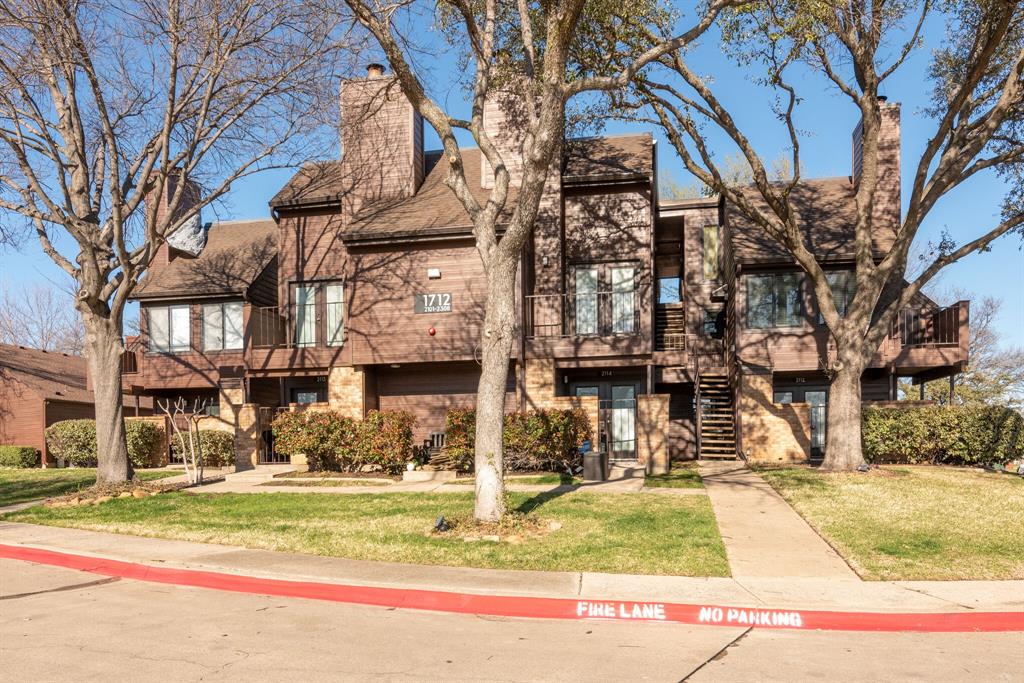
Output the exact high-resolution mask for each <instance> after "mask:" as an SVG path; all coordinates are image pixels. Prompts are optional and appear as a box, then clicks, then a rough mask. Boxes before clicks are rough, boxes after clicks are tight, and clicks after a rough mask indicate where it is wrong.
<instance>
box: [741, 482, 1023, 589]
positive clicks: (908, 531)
mask: <svg viewBox="0 0 1024 683" xmlns="http://www.w3.org/2000/svg"><path fill="white" fill-rule="evenodd" d="M759 473H760V475H761V476H762V477H764V478H765V479H766V480H767V481H768V483H770V484H771V485H772V486H773V487H774V488H775V489H776V490H777V491H778V492H779V493H780V494H782V496H783V497H784V498H785V499H786V500H788V501H789V502H790V504H792V505H793V507H794V508H796V510H797V512H799V513H800V514H801V515H803V517H804V518H805V519H806V520H807V521H808V522H809V523H810V524H811V526H813V527H814V528H815V529H817V530H818V532H819V533H820V534H821V535H822V536H824V537H825V538H826V539H827V540H828V541H829V543H831V544H832V546H833V547H835V548H836V550H837V551H839V553H840V554H842V555H843V557H845V558H846V560H847V561H848V562H850V564H851V565H852V566H853V567H854V568H855V569H856V570H857V571H858V573H860V575H861V576H863V577H864V578H867V579H879V580H898V579H905V580H928V579H935V580H961V579H1024V533H1022V528H1024V527H1022V525H1024V519H1022V518H1021V513H1022V511H1024V480H1022V479H1021V478H1020V477H1013V476H1007V475H999V474H990V473H986V472H979V471H975V470H966V469H958V468H952V467H900V466H891V467H883V468H881V469H879V470H872V471H871V472H870V473H867V474H865V473H848V474H846V473H844V474H830V473H825V472H819V471H817V470H813V469H809V468H804V467H794V468H783V469H763V470H761V471H760V472H759Z"/></svg>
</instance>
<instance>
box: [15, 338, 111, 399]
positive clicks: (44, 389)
mask: <svg viewBox="0 0 1024 683" xmlns="http://www.w3.org/2000/svg"><path fill="white" fill-rule="evenodd" d="M8 377H10V378H13V379H16V380H18V381H20V382H21V383H23V384H24V385H26V386H27V387H29V389H31V390H32V391H33V392H34V393H35V394H37V395H38V396H39V398H40V399H45V400H51V401H71V402H74V403H92V402H93V397H92V392H91V391H89V390H88V389H87V388H86V387H87V382H86V363H85V359H84V358H82V357H81V356H71V355H68V354H66V353H58V352H56V351H42V350H40V349H32V348H28V347H25V346H11V345H9V344H0V380H4V379H7V378H8Z"/></svg>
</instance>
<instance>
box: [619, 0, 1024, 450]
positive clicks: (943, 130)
mask: <svg viewBox="0 0 1024 683" xmlns="http://www.w3.org/2000/svg"><path fill="white" fill-rule="evenodd" d="M929 20H931V22H930V23H929ZM927 25H944V26H945V30H946V33H945V35H944V36H940V39H939V40H937V41H935V45H934V52H933V58H932V64H931V69H930V72H929V74H930V77H931V80H932V86H933V93H932V104H931V107H930V109H929V110H928V111H927V112H926V113H927V114H928V115H929V116H930V118H931V119H932V120H933V121H934V123H935V128H934V133H933V135H932V137H931V139H930V140H929V141H928V143H927V145H926V147H925V150H924V152H923V153H922V155H921V156H920V158H919V159H917V160H916V162H915V165H914V174H913V181H912V183H911V186H910V192H909V198H908V200H907V201H906V207H907V208H906V211H905V213H904V214H903V215H902V217H901V215H900V210H899V206H898V204H895V203H894V202H893V203H892V204H891V205H890V206H889V207H888V208H886V207H883V206H882V203H883V201H885V200H886V199H887V198H891V197H892V193H893V192H894V189H895V187H898V185H897V186H894V185H893V184H892V179H891V178H889V179H886V180H885V181H884V182H883V180H882V177H881V175H882V174H881V171H880V163H879V162H880V157H881V154H882V153H883V150H882V149H881V147H882V141H881V139H880V137H881V136H880V132H881V130H882V126H883V114H884V111H883V110H884V109H885V106H886V105H885V103H884V97H882V96H880V88H881V86H882V85H883V83H885V82H886V81H887V80H888V79H889V78H890V77H891V76H893V74H895V73H897V72H898V71H900V69H901V68H902V67H903V66H904V65H905V63H906V60H907V58H908V57H909V56H910V55H911V54H912V53H913V52H914V51H915V50H916V49H917V48H919V47H920V46H921V45H923V44H924V41H925V26H927ZM723 36H724V39H725V40H724V45H725V47H726V49H727V50H730V51H731V54H732V56H734V57H737V58H738V60H739V63H741V64H743V65H745V66H746V67H747V68H750V67H751V65H753V64H764V65H766V68H767V73H766V74H764V76H763V81H762V82H763V83H765V84H767V85H768V86H769V87H771V88H773V89H774V91H775V93H776V95H777V100H776V102H777V106H776V107H775V114H776V115H777V117H778V119H779V120H780V122H781V124H782V126H783V127H784V129H785V130H786V131H787V133H788V138H789V145H790V146H791V155H792V163H791V165H790V168H791V169H792V175H791V177H790V178H789V179H788V180H786V181H784V182H772V181H771V178H770V175H769V171H768V170H766V169H765V164H764V162H763V160H762V158H761V157H760V156H759V155H758V153H757V152H756V151H755V149H754V145H753V143H752V141H751V138H750V136H749V134H748V132H746V131H744V130H742V129H741V127H740V126H739V124H738V123H737V122H736V120H735V118H734V117H733V115H732V112H731V111H730V109H729V107H728V106H727V105H726V103H725V102H724V101H723V99H722V93H721V92H719V91H718V90H717V88H716V86H715V84H714V82H713V81H712V80H711V79H708V78H704V77H702V76H701V75H700V74H698V73H697V72H696V71H695V70H694V68H693V67H692V66H691V65H690V64H689V63H688V62H687V60H686V55H685V53H683V52H682V51H675V52H672V53H670V54H666V55H664V56H663V57H661V58H660V59H659V60H658V62H657V63H656V64H653V65H651V67H650V68H649V69H648V70H646V71H644V72H643V73H641V74H638V77H637V78H636V79H635V81H634V83H635V86H636V90H635V94H636V95H637V99H635V100H631V101H629V102H627V105H628V106H637V107H644V105H646V107H645V108H642V109H638V110H637V111H639V112H651V114H650V115H649V116H647V115H646V114H644V113H640V114H638V118H643V119H645V120H649V121H653V122H655V123H658V124H660V125H661V127H662V128H663V130H664V131H665V133H666V135H667V137H668V139H669V141H670V142H671V144H672V145H673V147H674V149H675V151H676V152H677V153H678V154H679V156H680V157H681V158H682V160H683V163H684V164H685V166H686V168H687V170H689V171H690V173H692V174H693V175H694V176H696V177H697V178H698V179H699V180H700V181H702V182H703V183H705V184H706V185H708V186H709V187H711V188H713V189H714V190H715V191H716V192H719V193H721V194H722V195H723V196H724V197H725V199H726V200H727V201H728V202H729V203H730V204H731V205H732V206H733V207H735V208H736V210H737V211H739V212H740V213H741V214H742V215H743V216H745V217H746V218H747V219H748V220H750V221H752V222H753V223H754V224H755V225H756V226H758V227H759V229H762V230H764V232H765V233H766V234H767V235H769V236H770V237H771V238H773V239H774V240H775V241H777V242H778V243H779V244H781V245H782V246H783V247H784V248H785V249H786V250H787V251H788V252H789V253H790V254H791V255H792V257H793V259H794V261H795V262H796V264H797V265H798V267H799V268H801V269H802V270H803V271H804V272H805V273H806V277H807V280H808V281H809V284H810V286H811V288H812V290H813V293H814V295H815V297H816V298H817V301H818V304H819V307H820V310H821V315H822V317H823V318H824V321H825V323H826V324H827V325H828V328H829V330H830V331H831V333H832V336H833V338H834V341H835V346H836V351H837V353H836V357H835V360H834V361H832V362H831V366H830V367H829V368H828V371H829V374H830V377H831V390H830V392H829V403H828V437H827V439H828V440H827V444H826V457H825V462H824V465H823V467H825V468H826V469H832V470H848V469H853V468H856V467H858V466H859V465H861V464H862V463H863V462H864V460H863V456H862V452H861V438H860V424H861V419H860V415H861V385H860V379H861V375H862V373H863V371H864V369H865V368H866V367H867V365H868V363H869V362H870V359H871V357H872V356H873V355H874V354H875V352H876V351H877V350H878V348H879V346H880V344H881V342H882V341H883V339H884V338H885V337H886V335H887V334H888V333H889V331H890V329H891V325H892V322H893V320H894V319H895V317H896V315H897V313H898V312H899V311H900V310H902V309H903V308H905V307H906V306H907V305H908V304H910V303H911V301H912V300H913V298H914V297H915V296H916V295H917V293H918V292H919V291H920V290H921V288H922V287H923V286H924V285H925V284H926V283H927V282H928V281H929V280H930V279H931V278H932V277H934V276H935V275H936V274H937V273H938V272H939V271H940V270H941V269H942V268H944V267H945V266H947V265H949V264H951V263H953V262H955V261H957V260H959V259H960V258H962V257H964V256H966V255H968V254H970V253H972V252H975V251H980V250H986V249H988V248H989V245H991V244H992V243H993V241H995V240H996V239H997V238H999V237H1000V236H1002V235H1005V234H1007V233H1009V232H1011V231H1019V230H1020V228H1021V225H1022V224H1024V190H1022V188H1024V184H1022V178H1024V175H1022V174H1024V79H1022V70H1024V6H1022V5H1021V4H1020V3H1018V2H1010V1H1006V0H963V1H954V0H947V1H944V2H936V1H933V0H905V1H901V2H896V1H889V0H843V1H841V2H833V3H819V2H812V1H809V0H766V1H764V2H759V3H755V4H754V5H753V6H752V7H749V8H747V11H741V12H735V13H732V14H731V16H730V17H729V20H728V21H725V22H723ZM650 40H651V44H656V42H657V36H652V37H651V39H650ZM797 70H800V76H799V77H798V76H796V75H794V74H793V72H794V71H797ZM807 71H809V72H810V73H811V74H812V75H813V76H816V77H817V78H818V80H817V82H814V81H813V79H811V80H810V81H809V82H811V83H812V85H811V86H810V87H817V88H820V87H822V84H826V85H828V86H831V87H833V88H835V89H837V90H838V91H839V93H841V95H842V97H843V98H844V99H845V100H846V101H848V102H849V103H850V104H851V105H852V107H853V108H854V109H855V110H856V111H857V112H858V113H859V114H860V116H861V120H862V124H861V129H860V136H859V140H858V142H859V145H858V148H859V151H860V154H861V164H860V169H861V172H860V176H859V178H858V179H857V185H856V222H855V225H853V226H851V228H852V229H853V233H852V235H853V247H854V248H853V251H854V252H855V264H854V267H855V281H856V284H855V287H856V290H855V293H854V297H853V300H852V301H851V302H850V303H849V305H848V307H847V310H846V313H845V316H844V315H842V314H841V313H840V312H839V310H838V309H837V307H836V304H835V300H834V297H833V294H832V291H831V288H830V286H829V279H828V277H827V275H826V273H825V270H824V268H823V265H822V263H821V261H819V259H818V256H817V255H816V254H815V253H814V252H813V248H812V246H811V242H810V241H809V240H808V234H807V233H808V226H807V225H805V224H802V223H801V222H800V219H799V211H798V210H797V207H796V206H795V205H794V201H793V192H794V190H795V189H796V188H797V187H798V186H799V184H800V180H801V174H800V135H799V130H800V128H799V125H798V123H797V117H796V114H797V111H798V105H799V103H800V101H801V97H800V95H799V93H798V90H797V87H798V86H797V83H804V82H808V79H807V78H805V74H806V72H807ZM711 132H718V133H724V135H725V136H726V138H727V139H728V140H729V141H730V142H731V143H732V144H734V145H735V147H736V149H737V150H738V151H739V153H740V154H741V155H742V157H743V158H744V159H745V161H746V162H747V164H749V166H750V168H751V170H752V182H753V185H754V187H755V188H756V189H755V191H754V192H753V193H750V192H743V191H740V189H739V188H737V187H735V186H734V185H731V184H730V183H729V182H728V178H727V177H726V176H725V175H724V174H723V172H722V169H721V168H720V166H719V164H717V163H716V161H715V159H714V158H713V155H712V153H711V151H710V150H709V146H708V140H709V135H710V133H711ZM889 153H892V152H891V150H890V151H889ZM897 153H898V150H897ZM985 171H989V172H995V173H999V174H1001V175H1002V177H1003V178H1004V179H1005V180H1006V181H1007V186H1008V193H1007V196H1006V201H1005V205H1004V207H1003V211H1002V215H1001V218H1000V219H997V220H996V221H995V223H996V224H995V225H989V226H986V227H984V228H983V229H981V230H980V231H978V232H977V233H976V237H974V238H973V239H970V240H969V241H967V242H966V243H964V244H961V245H957V244H954V243H953V242H952V240H950V239H948V238H944V239H943V240H942V243H941V244H939V245H937V246H938V248H937V250H936V253H935V254H934V257H933V258H932V259H931V260H930V261H929V262H928V263H927V264H926V265H925V266H924V267H923V268H921V270H920V273H919V274H917V275H916V277H912V278H911V279H909V281H908V280H907V279H905V277H906V276H905V274H906V272H907V260H908V254H909V253H910V248H911V244H912V243H913V241H914V238H915V237H916V236H917V234H918V231H919V229H920V227H921V225H922V223H923V222H924V221H925V219H926V218H927V217H928V216H929V214H930V213H931V212H932V211H933V209H934V208H935V206H936V204H938V202H939V201H940V200H941V199H942V198H943V197H945V196H946V195H947V194H948V193H950V192H951V191H952V190H954V189H955V188H957V187H959V186H961V185H962V184H963V183H965V182H966V181H968V180H969V179H971V178H972V177H974V176H976V175H978V174H979V173H982V172H985ZM895 180H896V181H897V182H898V176H897V178H896V179H895ZM879 234H892V236H893V240H892V243H891V246H887V247H885V248H884V253H882V254H881V255H879V254H878V252H877V248H878V245H877V243H875V244H874V245H873V237H875V236H877V235H879Z"/></svg>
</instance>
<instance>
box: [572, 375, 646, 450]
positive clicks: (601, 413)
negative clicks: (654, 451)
mask: <svg viewBox="0 0 1024 683" xmlns="http://www.w3.org/2000/svg"><path fill="white" fill-rule="evenodd" d="M639 391H640V387H639V385H638V384H637V383H635V382H627V381H621V380H619V381H594V382H579V383H574V384H573V385H572V395H573V396H596V397H597V398H598V429H599V431H600V433H599V434H598V444H599V449H600V450H601V451H602V452H605V453H608V458H609V459H610V460H636V396H637V394H638V393H639Z"/></svg>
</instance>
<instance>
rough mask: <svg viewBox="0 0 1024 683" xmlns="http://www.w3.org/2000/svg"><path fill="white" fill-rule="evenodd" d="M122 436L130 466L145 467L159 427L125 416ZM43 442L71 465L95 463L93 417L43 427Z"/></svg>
mask: <svg viewBox="0 0 1024 683" xmlns="http://www.w3.org/2000/svg"><path fill="white" fill-rule="evenodd" d="M124 429H125V439H126V440H127V442H128V459H129V460H130V461H131V463H132V467H139V468H142V467H149V466H150V465H151V464H152V462H153V451H154V450H155V449H156V447H157V446H158V445H159V444H160V442H161V441H162V440H163V432H164V430H163V428H162V427H158V426H157V425H155V424H153V423H152V422H146V421H143V420H125V422H124ZM46 446H47V448H48V449H49V451H50V455H52V456H53V457H54V458H62V459H63V460H64V461H65V462H68V463H70V464H71V465H74V466H75V467H96V421H95V420H63V421H61V422H54V423H53V424H52V425H50V426H49V427H47V428H46Z"/></svg>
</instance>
